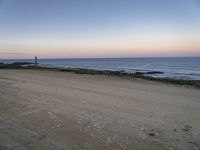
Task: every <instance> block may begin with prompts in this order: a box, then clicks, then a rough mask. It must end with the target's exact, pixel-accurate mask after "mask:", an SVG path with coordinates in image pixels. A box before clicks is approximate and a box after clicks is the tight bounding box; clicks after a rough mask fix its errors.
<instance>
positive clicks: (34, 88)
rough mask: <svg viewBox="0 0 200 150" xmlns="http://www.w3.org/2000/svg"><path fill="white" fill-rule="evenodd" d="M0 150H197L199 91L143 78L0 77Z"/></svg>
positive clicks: (0, 73) (2, 73)
mask: <svg viewBox="0 0 200 150" xmlns="http://www.w3.org/2000/svg"><path fill="white" fill-rule="evenodd" d="M0 149H1V150H4V149H9V150H11V149H12V150H13V149H16V150H28V149H33V150H64V149H67V150H68V149H77V150H78V149H85V150H101V149H107V150H118V149H124V150H125V149H127V150H131V149H132V150H165V149H169V150H173V149H177V150H190V149H191V150H198V149H200V90H199V89H195V88H192V87H183V86H178V85H170V84H163V83H158V82H152V81H146V80H142V79H122V78H119V77H112V76H99V75H78V74H73V73H62V72H53V71H34V70H32V71H30V70H0Z"/></svg>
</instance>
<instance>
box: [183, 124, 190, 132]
mask: <svg viewBox="0 0 200 150" xmlns="http://www.w3.org/2000/svg"><path fill="white" fill-rule="evenodd" d="M191 129H192V126H190V125H185V127H184V128H183V129H182V130H183V131H185V132H189V131H190V130H191Z"/></svg>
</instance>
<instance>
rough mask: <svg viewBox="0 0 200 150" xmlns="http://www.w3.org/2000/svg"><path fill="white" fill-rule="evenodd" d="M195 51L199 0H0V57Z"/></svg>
mask: <svg viewBox="0 0 200 150" xmlns="http://www.w3.org/2000/svg"><path fill="white" fill-rule="evenodd" d="M35 55H37V56H38V57H42V58H55V57H59V58H64V57H66V58H74V57H141V56H142V57H146V56H200V0H0V58H3V59H5V58H32V57H33V56H35Z"/></svg>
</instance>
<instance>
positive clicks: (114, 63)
mask: <svg viewBox="0 0 200 150" xmlns="http://www.w3.org/2000/svg"><path fill="white" fill-rule="evenodd" d="M14 61H28V62H33V61H34V60H30V59H29V60H0V62H4V63H11V62H14ZM38 63H39V65H41V66H47V67H61V68H86V69H95V70H111V71H121V70H123V71H126V72H128V73H135V72H148V71H160V72H163V74H149V75H148V76H152V77H155V78H166V77H167V78H173V79H184V80H200V57H171V58H157V57H156V58H95V59H38Z"/></svg>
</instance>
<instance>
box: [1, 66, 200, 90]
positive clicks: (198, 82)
mask: <svg viewBox="0 0 200 150" xmlns="http://www.w3.org/2000/svg"><path fill="white" fill-rule="evenodd" d="M0 69H30V70H31V69H34V70H50V71H60V72H73V73H76V74H89V75H109V76H119V77H125V78H141V79H145V80H150V81H157V82H162V83H170V84H177V85H184V86H193V87H196V88H200V80H183V79H173V78H158V77H151V76H148V75H153V74H163V72H160V71H147V72H140V71H138V72H135V73H127V72H125V71H124V70H121V71H110V70H95V69H86V68H70V67H69V68H61V67H44V66H39V65H35V64H34V63H29V62H14V63H12V64H3V63H2V64H1V63H0Z"/></svg>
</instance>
